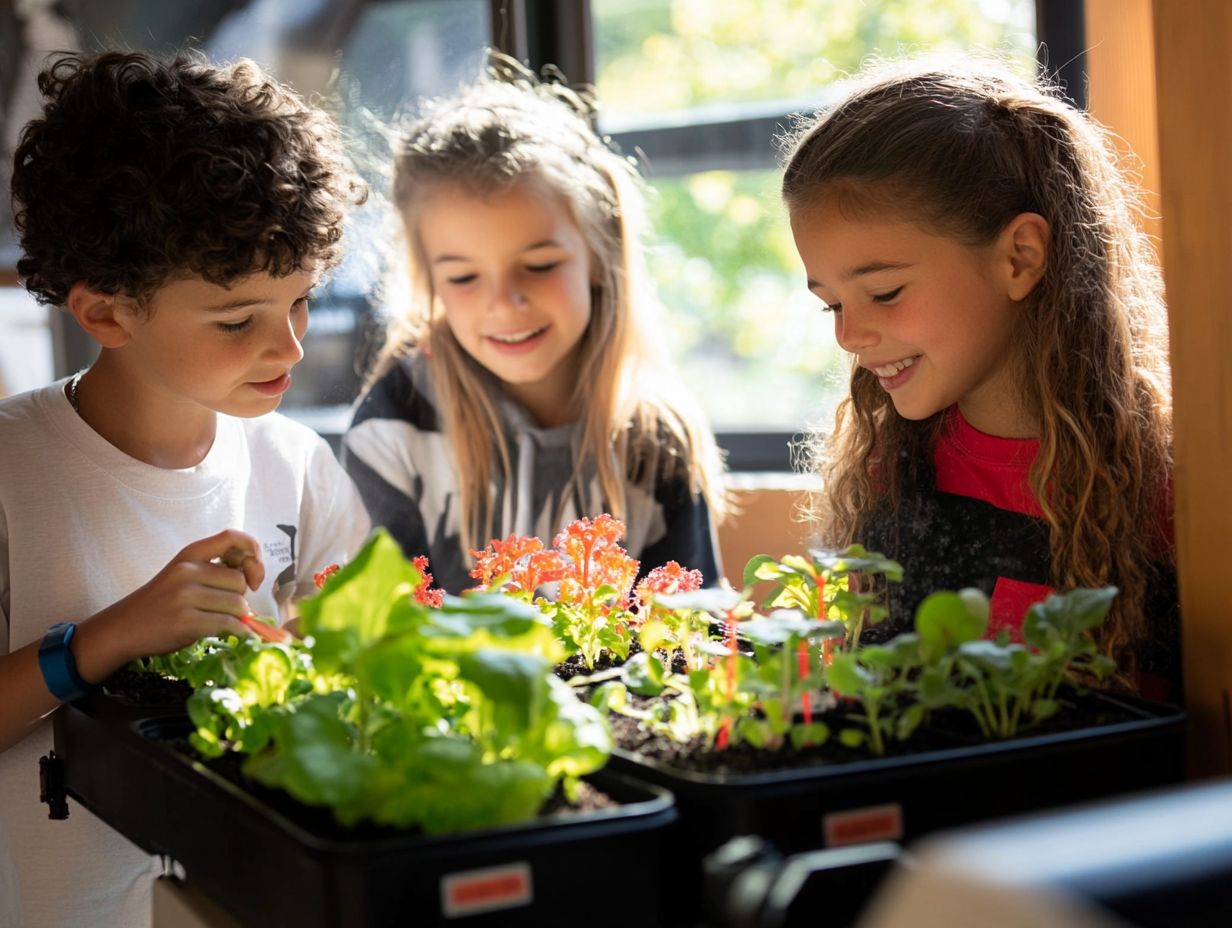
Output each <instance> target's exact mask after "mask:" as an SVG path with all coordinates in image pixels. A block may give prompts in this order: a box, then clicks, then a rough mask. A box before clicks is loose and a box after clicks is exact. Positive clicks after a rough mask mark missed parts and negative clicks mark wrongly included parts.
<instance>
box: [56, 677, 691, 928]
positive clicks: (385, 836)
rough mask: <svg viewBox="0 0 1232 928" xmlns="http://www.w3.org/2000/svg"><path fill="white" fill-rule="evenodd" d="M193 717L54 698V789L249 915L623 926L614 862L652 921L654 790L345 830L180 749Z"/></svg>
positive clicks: (614, 776)
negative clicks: (500, 818)
mask: <svg viewBox="0 0 1232 928" xmlns="http://www.w3.org/2000/svg"><path fill="white" fill-rule="evenodd" d="M189 727H190V726H189V723H188V721H187V718H186V716H184V715H183V714H182V713H173V714H164V715H152V714H143V713H142V712H141V711H140V710H133V709H125V708H124V707H123V706H120V705H117V703H116V700H114V699H110V698H108V697H106V696H102V695H92V696H89V697H86V698H85V699H83V700H80V701H78V702H77V703H73V704H71V705H67V706H64V707H62V708H61V709H60V710H59V711H58V712H57V713H56V717H55V722H54V732H55V754H56V758H55V760H54V761H53V762H52V764H50V765H45V766H49V768H50V769H49V770H48V771H47V772H48V773H49V774H50V785H51V792H52V793H53V794H54V793H55V792H57V788H56V783H55V780H56V779H57V778H58V779H59V784H60V788H61V789H62V790H63V792H64V793H66V794H67V795H68V796H69V797H71V798H73V799H75V800H77V801H78V802H80V803H81V804H82V805H83V806H84V807H85V808H86V809H88V810H90V811H91V812H92V813H94V814H95V815H97V816H98V817H99V818H101V819H102V820H103V821H104V822H106V823H107V824H108V825H110V826H111V827H112V828H115V829H116V830H117V831H119V832H120V833H121V834H123V835H125V836H126V837H127V838H129V839H130V840H131V841H133V842H134V843H135V844H137V845H138V846H140V847H141V848H143V849H144V850H146V851H148V852H149V853H151V854H161V855H166V856H168V857H170V858H172V859H174V860H175V861H176V862H178V863H179V864H180V865H182V866H183V868H184V870H185V872H186V874H187V879H188V881H189V882H190V883H191V884H192V885H194V886H196V887H197V888H199V889H200V890H201V891H202V892H204V893H205V894H206V895H208V896H209V897H211V898H212V899H213V900H214V901H215V902H217V903H218V904H219V905H220V906H221V907H222V908H224V909H225V910H226V911H227V912H229V913H230V914H232V915H233V916H234V917H235V918H236V919H237V920H239V921H240V922H241V923H242V924H244V925H253V926H262V928H264V926H268V925H296V926H297V928H359V926H365V928H379V926H386V925H389V926H392V925H398V926H408V928H414V926H421V925H435V924H465V925H498V924H499V925H553V924H576V923H578V922H579V921H580V922H585V923H586V924H589V925H623V924H626V923H627V914H628V913H627V912H625V913H620V912H618V911H617V910H615V909H614V908H613V907H612V906H611V905H610V892H611V890H612V889H613V888H614V887H613V884H612V883H611V879H612V878H613V877H612V875H613V874H617V873H618V874H619V880H620V883H621V884H622V885H631V886H639V887H641V889H640V890H639V892H640V893H641V894H642V895H641V898H640V899H639V902H638V904H637V906H636V908H637V911H638V913H639V914H638V919H639V921H640V922H643V923H646V924H658V923H659V922H658V918H659V915H658V913H659V909H660V906H659V900H658V899H657V898H655V897H654V885H655V876H654V875H655V873H656V872H657V870H658V869H659V866H660V864H659V858H658V850H659V847H660V844H661V840H660V839H661V832H662V831H663V829H665V828H666V827H668V826H669V825H670V824H671V823H672V822H673V821H674V819H675V817H676V812H675V809H674V806H673V803H672V799H671V796H670V795H669V794H668V793H667V792H666V791H665V790H663V789H661V788H656V787H649V786H646V785H644V784H639V783H637V782H635V781H634V780H633V779H631V778H630V777H628V776H624V775H621V774H620V773H616V772H611V771H600V772H599V773H597V774H595V775H593V776H592V777H589V778H587V779H588V781H589V782H591V783H593V784H594V785H595V786H596V787H597V788H598V789H600V790H602V791H603V792H605V793H607V794H608V795H609V796H611V797H612V798H613V799H615V800H617V801H618V802H619V803H620V805H619V807H618V808H613V809H606V810H601V811H597V812H587V813H569V814H557V815H550V816H545V817H543V818H541V819H539V820H538V821H536V822H533V823H529V824H526V825H518V826H506V827H500V828H492V829H486V830H483V831H472V832H465V833H460V834H455V835H446V836H437V837H426V836H423V835H420V834H416V833H409V832H399V831H394V830H391V829H377V828H370V829H363V828H361V829H358V830H356V831H355V832H348V831H346V830H344V829H341V828H340V827H338V826H336V825H334V824H333V822H332V819H331V818H330V816H329V813H328V812H326V811H324V810H319V809H310V808H308V807H305V806H302V805H300V804H299V803H296V802H294V801H293V800H291V799H290V797H287V796H285V794H282V793H277V794H276V795H275V791H268V790H262V789H260V788H257V789H254V790H248V789H245V788H243V787H242V786H240V785H239V784H237V783H236V782H234V781H233V780H232V779H230V778H228V777H225V776H222V775H220V774H219V773H218V772H217V771H216V770H213V769H211V768H210V767H209V766H207V765H205V764H202V763H201V762H200V761H197V760H194V759H192V758H191V757H190V756H188V755H187V754H185V753H183V752H181V751H179V750H175V749H174V748H173V747H172V746H171V744H170V742H171V741H174V740H175V739H181V738H183V737H184V736H185V735H186V734H187V732H188V730H189ZM51 798H55V797H54V795H53V796H52V797H51ZM301 813H302V814H301ZM596 887H602V889H601V890H599V891H596Z"/></svg>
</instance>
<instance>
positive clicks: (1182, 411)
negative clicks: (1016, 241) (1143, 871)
mask: <svg viewBox="0 0 1232 928" xmlns="http://www.w3.org/2000/svg"><path fill="white" fill-rule="evenodd" d="M1153 12H1154V39H1155V73H1156V88H1157V94H1158V119H1159V155H1160V176H1161V192H1162V213H1163V254H1164V275H1165V280H1166V283H1167V287H1168V303H1169V316H1170V320H1171V322H1170V325H1171V333H1172V381H1173V393H1174V397H1175V404H1176V466H1177V470H1176V490H1177V508H1176V526H1177V554H1178V562H1179V570H1180V585H1181V611H1182V615H1183V634H1184V646H1185V686H1186V703H1187V706H1188V708H1189V710H1190V712H1191V716H1192V719H1193V727H1192V729H1191V737H1190V747H1191V750H1190V769H1191V772H1192V774H1193V775H1194V776H1211V775H1226V774H1229V773H1232V717H1230V713H1229V691H1230V689H1232V596H1230V595H1229V594H1230V593H1232V587H1230V585H1229V576H1230V575H1232V572H1230V571H1229V566H1228V554H1227V551H1228V549H1229V538H1230V537H1232V479H1229V478H1230V477H1232V3H1228V2H1227V0H1188V2H1185V3H1178V2H1176V0H1155V3H1154V8H1153Z"/></svg>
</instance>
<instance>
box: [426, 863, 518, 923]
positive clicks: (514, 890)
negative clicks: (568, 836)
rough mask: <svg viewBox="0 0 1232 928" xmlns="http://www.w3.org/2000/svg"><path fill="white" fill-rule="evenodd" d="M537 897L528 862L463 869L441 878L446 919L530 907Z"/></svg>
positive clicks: (443, 910)
mask: <svg viewBox="0 0 1232 928" xmlns="http://www.w3.org/2000/svg"><path fill="white" fill-rule="evenodd" d="M534 898H535V896H534V891H533V887H532V885H531V875H530V864H528V863H516V864H506V865H505V866H502V867H487V868H485V869H483V870H464V871H462V872H461V873H450V874H446V875H445V876H443V877H441V912H442V913H443V914H444V915H445V917H446V918H461V917H462V916H464V915H476V914H478V913H480V912H496V911H498V910H500V909H512V908H515V907H517V906H520V905H530V903H531V902H532V901H533V900H534Z"/></svg>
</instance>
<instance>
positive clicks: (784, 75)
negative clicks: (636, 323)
mask: <svg viewBox="0 0 1232 928" xmlns="http://www.w3.org/2000/svg"><path fill="white" fill-rule="evenodd" d="M592 11H593V15H594V34H595V44H596V60H597V67H596V71H597V76H596V92H597V96H598V100H599V104H600V107H601V109H600V119H601V126H602V127H605V128H606V127H608V126H611V125H614V124H617V125H622V126H637V125H639V124H653V125H663V124H665V123H667V122H669V121H670V123H671V124H676V125H685V124H689V123H692V122H699V121H704V120H709V119H715V118H724V109H725V108H726V110H727V113H728V114H729V115H727V116H726V118H737V117H739V116H740V115H741V114H742V113H744V112H747V111H748V108H749V107H751V106H755V107H757V108H758V111H759V112H762V113H765V112H778V113H784V114H786V113H802V114H803V113H808V112H811V111H812V110H814V109H815V108H816V107H817V106H818V105H819V104H821V103H822V102H823V101H824V99H825V94H826V88H827V87H828V86H829V85H831V84H833V83H834V82H835V81H837V80H839V79H841V78H842V77H844V76H846V75H849V74H852V73H854V72H856V71H857V70H858V69H859V67H860V64H861V62H862V61H864V60H866V59H867V58H868V57H869V56H881V57H890V56H895V55H899V54H906V53H915V52H928V53H934V52H950V51H954V52H958V51H964V50H977V51H990V52H994V53H997V54H999V55H1002V56H1006V57H1009V58H1011V59H1012V60H1013V61H1015V62H1016V63H1017V64H1019V65H1020V66H1021V68H1022V69H1023V71H1024V73H1030V72H1031V71H1032V69H1033V68H1034V53H1035V43H1036V39H1035V3H1034V0H863V2H862V0H722V2H713V0H592ZM783 123H784V126H783V127H784V128H787V127H788V121H787V120H783ZM609 131H610V130H609ZM645 167H646V169H647V170H646V173H647V175H648V177H649V178H650V181H651V187H652V199H651V204H650V206H651V219H652V222H653V224H654V231H655V243H654V245H653V247H652V249H651V254H650V263H651V269H652V272H653V273H654V276H655V279H656V281H657V284H658V287H659V292H660V295H661V297H662V299H663V302H664V304H665V305H666V306H667V308H668V310H669V313H670V328H671V331H670V335H671V337H672V339H673V343H674V345H675V346H676V351H677V354H678V356H679V358H680V363H681V366H682V369H683V372H684V376H685V380H686V382H688V383H689V384H690V386H691V387H692V388H693V390H694V391H695V392H696V393H697V395H698V397H699V398H700V400H701V401H702V403H703V405H704V406H705V407H706V410H707V413H708V415H709V416H710V419H711V421H712V423H713V424H714V425H715V426H716V428H719V429H762V428H767V429H775V430H786V431H797V430H801V429H803V428H805V427H812V426H824V425H825V424H826V423H827V422H828V421H829V420H830V418H831V416H832V411H833V408H834V404H835V403H836V402H837V400H838V398H839V397H840V396H841V395H842V392H843V390H844V388H845V384H846V380H847V373H848V365H847V360H846V357H845V356H844V355H843V353H842V352H841V351H840V350H839V349H838V348H837V346H836V345H835V343H834V338H833V333H832V327H831V323H830V320H829V318H828V317H826V316H823V315H822V314H821V312H820V311H819V310H820V304H819V303H818V301H817V300H816V298H815V297H813V296H812V295H811V294H809V293H808V292H807V290H806V288H805V285H804V274H803V271H802V269H801V268H800V265H799V258H798V256H797V255H796V251H795V247H794V245H793V244H792V240H791V232H790V229H789V228H788V226H787V221H786V216H785V215H784V213H783V210H782V208H781V205H780V203H779V196H778V179H779V175H778V170H777V169H776V167H775V166H774V165H772V164H767V166H766V167H765V168H764V169H761V170H749V171H730V170H703V171H701V172H699V173H694V174H689V175H685V176H676V177H657V176H656V175H655V170H654V168H655V165H654V162H653V160H650V161H649V163H648V164H646V165H645Z"/></svg>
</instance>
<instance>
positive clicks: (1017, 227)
mask: <svg viewBox="0 0 1232 928" xmlns="http://www.w3.org/2000/svg"><path fill="white" fill-rule="evenodd" d="M1051 237H1052V229H1051V227H1050V226H1049V225H1048V220H1047V219H1045V218H1044V217H1043V216H1041V215H1040V214H1039V213H1019V214H1018V215H1017V216H1015V217H1014V218H1013V219H1011V220H1010V222H1009V224H1008V225H1007V226H1006V227H1005V228H1004V229H1002V230H1001V235H1000V236H999V239H998V250H999V252H1000V257H1001V258H1002V261H1001V267H1002V268H1003V269H1004V271H1005V286H1006V295H1007V296H1008V297H1009V298H1010V299H1011V300H1025V299H1026V298H1027V297H1028V296H1030V294H1031V291H1032V290H1034V289H1035V285H1036V284H1038V283H1039V281H1040V278H1041V277H1043V276H1044V271H1045V270H1047V269H1048V242H1049V240H1050V238H1051Z"/></svg>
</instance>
